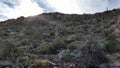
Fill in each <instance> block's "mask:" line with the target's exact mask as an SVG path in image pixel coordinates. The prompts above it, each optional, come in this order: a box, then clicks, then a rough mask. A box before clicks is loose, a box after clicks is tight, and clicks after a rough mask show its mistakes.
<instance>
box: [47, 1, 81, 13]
mask: <svg viewBox="0 0 120 68" xmlns="http://www.w3.org/2000/svg"><path fill="white" fill-rule="evenodd" d="M47 1H48V3H49V4H50V5H51V6H52V7H54V8H55V9H56V11H58V12H62V13H70V14H71V13H81V12H80V9H79V7H78V6H77V4H76V1H75V0H47Z"/></svg>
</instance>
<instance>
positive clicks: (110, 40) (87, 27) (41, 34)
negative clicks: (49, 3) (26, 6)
mask: <svg viewBox="0 0 120 68" xmlns="http://www.w3.org/2000/svg"><path fill="white" fill-rule="evenodd" d="M91 40H92V42H93V41H94V42H97V45H96V44H91V45H90V46H92V45H96V46H100V48H101V50H100V51H103V52H104V53H105V56H106V57H107V58H108V59H109V60H110V61H112V62H118V63H119V62H120V61H119V60H120V9H114V10H111V11H105V12H103V13H96V14H83V15H77V14H62V13H57V12H56V13H43V14H40V15H37V16H31V17H27V18H25V17H19V18H17V19H10V20H6V21H3V22H0V66H1V67H2V66H12V67H15V68H16V67H31V68H33V67H32V66H34V68H39V67H43V68H49V67H51V68H52V67H53V66H57V65H58V66H60V67H62V66H63V67H62V68H66V67H64V66H65V65H68V68H69V66H70V65H72V66H73V67H75V68H76V66H79V65H80V64H79V63H76V62H78V60H77V59H78V58H79V57H80V56H81V50H82V49H84V47H85V45H87V44H88V43H87V42H86V41H91ZM94 42H93V43H94ZM91 48H92V50H91V49H90V50H89V49H88V52H89V51H93V52H97V51H94V50H96V47H91ZM85 51H87V50H85ZM85 53H86V52H85ZM97 53H99V52H97ZM100 53H101V52H100ZM88 54H89V53H88ZM95 54H96V53H95ZM90 55H91V54H90ZM94 56H95V55H94ZM94 56H93V57H94ZM88 57H89V56H88ZM103 58H104V57H103ZM80 59H82V58H80ZM97 59H99V58H97ZM99 60H100V59H99ZM79 61H80V60H79ZM91 62H92V61H91ZM94 62H98V63H99V61H97V60H96V61H94ZM100 63H101V62H100ZM81 64H82V63H81ZM83 65H84V64H83ZM91 65H92V64H91ZM96 65H99V64H96ZM86 66H87V65H86ZM88 66H89V64H88ZM93 66H94V64H93ZM86 68H87V67H86Z"/></svg>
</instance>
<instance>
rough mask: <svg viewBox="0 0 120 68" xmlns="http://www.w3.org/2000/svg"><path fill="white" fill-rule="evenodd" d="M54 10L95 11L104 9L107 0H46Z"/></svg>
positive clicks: (72, 11)
mask: <svg viewBox="0 0 120 68" xmlns="http://www.w3.org/2000/svg"><path fill="white" fill-rule="evenodd" d="M48 2H49V3H50V5H51V6H53V7H55V8H56V11H59V12H63V13H76V14H83V13H95V12H101V11H105V10H106V8H107V6H108V2H109V1H108V0H48Z"/></svg>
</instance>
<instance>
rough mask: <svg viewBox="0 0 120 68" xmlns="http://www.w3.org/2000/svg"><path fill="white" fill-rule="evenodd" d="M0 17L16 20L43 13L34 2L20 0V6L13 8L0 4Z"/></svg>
mask: <svg viewBox="0 0 120 68" xmlns="http://www.w3.org/2000/svg"><path fill="white" fill-rule="evenodd" d="M0 11H1V13H0V14H1V15H4V16H6V17H8V18H9V19H10V18H17V17H19V16H25V17H27V16H33V15H37V14H40V13H42V12H43V9H42V8H40V7H39V6H38V5H37V4H36V3H35V2H32V1H31V0H20V4H19V5H18V6H16V7H15V8H9V7H8V6H7V5H5V4H3V3H0Z"/></svg>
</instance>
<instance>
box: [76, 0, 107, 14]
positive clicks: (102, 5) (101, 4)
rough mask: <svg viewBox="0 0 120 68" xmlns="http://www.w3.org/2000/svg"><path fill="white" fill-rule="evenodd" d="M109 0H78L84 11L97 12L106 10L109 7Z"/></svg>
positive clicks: (80, 7)
mask: <svg viewBox="0 0 120 68" xmlns="http://www.w3.org/2000/svg"><path fill="white" fill-rule="evenodd" d="M108 3H109V1H108V0H77V4H78V6H79V9H81V12H82V13H95V12H102V11H105V10H106V9H107V7H108Z"/></svg>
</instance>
